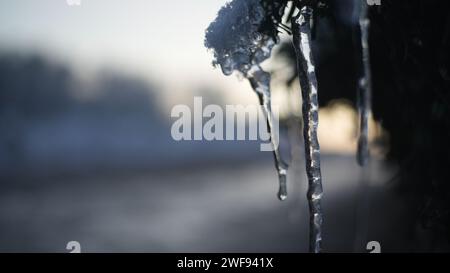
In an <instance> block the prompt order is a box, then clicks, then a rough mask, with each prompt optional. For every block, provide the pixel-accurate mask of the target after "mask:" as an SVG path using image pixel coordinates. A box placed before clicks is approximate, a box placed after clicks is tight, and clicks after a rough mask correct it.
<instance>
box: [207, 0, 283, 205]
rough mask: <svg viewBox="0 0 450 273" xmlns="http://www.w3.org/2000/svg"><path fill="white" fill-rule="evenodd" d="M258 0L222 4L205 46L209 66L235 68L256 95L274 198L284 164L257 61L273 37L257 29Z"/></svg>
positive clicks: (261, 16)
mask: <svg viewBox="0 0 450 273" xmlns="http://www.w3.org/2000/svg"><path fill="white" fill-rule="evenodd" d="M266 15H267V14H266V11H265V9H264V6H263V2H262V1H261V0H234V1H231V2H230V3H228V4H226V5H225V6H224V7H223V8H222V9H221V10H220V11H219V14H218V17H217V19H216V20H215V21H214V22H212V23H211V25H210V26H209V27H208V29H207V30H206V37H205V46H206V47H207V48H209V49H212V50H213V53H214V61H213V65H215V66H217V65H220V67H221V69H222V72H223V74H225V75H231V74H232V73H233V72H235V71H237V72H239V73H241V74H242V75H244V77H246V78H247V79H248V80H249V81H250V84H251V86H252V88H253V90H254V91H255V93H256V94H257V95H258V98H259V101H260V103H261V105H262V106H263V110H264V114H265V116H266V119H267V125H268V126H267V128H268V131H269V133H270V136H271V137H270V139H271V143H272V147H273V155H274V159H275V167H276V169H277V172H278V178H279V191H278V198H279V199H280V200H285V199H286V198H287V189H286V175H287V164H285V163H284V162H283V161H282V160H281V156H280V153H279V149H278V146H279V145H278V143H277V140H278V136H276V135H275V134H276V133H277V132H273V130H272V124H273V123H272V121H273V118H274V117H273V113H272V110H271V96H270V74H269V73H268V72H266V71H264V70H263V69H262V68H261V66H260V64H261V63H262V62H263V61H265V60H266V59H268V58H269V57H270V55H271V52H272V48H273V47H274V45H275V44H276V43H277V38H275V37H272V36H271V35H268V34H266V33H263V32H261V31H260V26H261V24H262V23H263V22H264V20H265V18H266Z"/></svg>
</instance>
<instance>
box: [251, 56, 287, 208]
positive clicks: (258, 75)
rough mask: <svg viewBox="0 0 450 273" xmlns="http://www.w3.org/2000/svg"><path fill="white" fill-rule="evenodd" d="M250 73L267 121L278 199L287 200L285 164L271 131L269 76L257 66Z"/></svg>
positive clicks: (252, 84) (276, 140)
mask: <svg viewBox="0 0 450 273" xmlns="http://www.w3.org/2000/svg"><path fill="white" fill-rule="evenodd" d="M250 71H251V72H250V73H249V75H248V76H247V77H248V79H249V81H250V84H251V86H252V88H253V90H254V91H255V92H256V94H257V95H258V98H259V102H260V104H261V105H262V106H263V111H264V114H265V118H266V120H267V130H268V131H269V134H270V141H271V143H272V149H273V157H274V162H275V168H276V170H277V172H278V183H279V190H278V195H277V196H278V199H280V200H281V201H283V200H285V199H286V198H287V185H286V178H287V177H286V175H287V168H288V167H287V164H285V163H284V162H283V161H282V159H281V155H280V151H279V136H278V135H276V132H274V131H273V118H274V116H273V113H272V106H271V96H270V74H269V73H267V72H265V71H264V70H262V68H261V67H260V66H259V65H256V66H254V68H253V69H252V70H250Z"/></svg>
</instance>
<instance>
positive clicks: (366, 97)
mask: <svg viewBox="0 0 450 273" xmlns="http://www.w3.org/2000/svg"><path fill="white" fill-rule="evenodd" d="M359 2H360V3H361V4H360V10H359V28H360V32H361V50H362V52H361V55H362V75H361V78H360V80H359V86H358V110H359V139H358V151H357V156H356V158H357V161H358V164H359V165H361V166H364V165H366V164H367V162H368V160H369V140H368V138H369V115H370V111H371V97H372V86H371V85H372V82H371V71H370V52H369V27H370V20H369V17H368V10H367V9H368V6H367V3H366V1H359Z"/></svg>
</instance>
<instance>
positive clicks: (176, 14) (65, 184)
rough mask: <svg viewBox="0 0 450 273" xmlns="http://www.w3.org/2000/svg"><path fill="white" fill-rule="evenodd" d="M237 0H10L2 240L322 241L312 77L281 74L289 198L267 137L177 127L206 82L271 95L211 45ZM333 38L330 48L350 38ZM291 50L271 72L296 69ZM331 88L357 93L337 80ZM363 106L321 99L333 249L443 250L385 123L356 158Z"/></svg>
mask: <svg viewBox="0 0 450 273" xmlns="http://www.w3.org/2000/svg"><path fill="white" fill-rule="evenodd" d="M225 2H226V1H225V0H173V1H153V0H150V1H149V0H133V1H126V2H125V1H119V0H81V4H80V5H69V4H68V2H67V1H66V0H42V1H32V0H14V1H12V0H11V1H1V2H0V251H1V252H68V250H66V244H67V242H69V241H78V242H80V244H81V250H82V252H98V251H101V252H122V251H124V252H234V251H240V252H272V251H273V252H303V251H307V248H308V242H307V240H308V219H309V215H308V207H307V202H306V187H307V180H306V174H305V170H304V160H303V148H302V145H303V144H302V140H301V139H302V138H301V131H300V128H301V123H300V119H299V112H300V111H299V109H300V105H301V100H300V95H299V94H300V93H299V92H300V91H299V88H298V83H295V84H292V86H285V85H283V84H281V83H280V82H282V81H283V73H282V72H278V73H274V81H273V90H274V91H273V92H274V95H273V96H274V102H273V103H274V104H277V105H279V107H280V109H281V113H280V118H281V120H282V124H281V134H282V136H281V137H282V139H283V140H284V141H283V143H284V144H282V146H283V147H282V148H283V149H284V150H287V147H285V146H286V145H287V146H290V147H292V148H293V149H292V151H293V152H292V154H289V157H290V158H291V168H290V170H289V178H288V193H289V197H288V199H287V200H286V201H284V202H280V201H278V199H277V198H276V192H277V188H278V186H277V175H276V172H275V169H274V166H273V162H272V154H271V153H269V152H260V151H259V142H258V141H212V142H209V141H181V142H177V141H174V140H173V139H172V137H171V135H170V128H171V125H172V122H173V121H174V120H173V119H171V116H170V112H171V109H172V107H173V106H174V105H177V104H186V105H192V104H193V98H194V96H202V97H203V101H204V105H205V104H207V103H213V104H218V105H221V106H224V105H227V104H233V105H236V104H243V105H249V104H257V97H256V95H254V93H253V92H252V91H251V89H250V85H249V84H248V83H247V82H246V81H245V80H242V79H239V77H236V76H231V77H225V76H223V75H222V73H221V72H220V69H214V68H213V67H212V65H211V60H212V56H211V53H210V52H208V51H207V50H206V49H205V48H204V46H203V39H204V30H205V29H206V28H207V26H208V25H209V23H210V22H211V21H212V20H213V19H214V18H215V17H216V14H217V11H218V10H219V9H220V7H221V6H222V5H224V4H225ZM344 2H345V1H344ZM347 2H348V1H347ZM344 8H345V7H344ZM349 24H351V22H350V23H349ZM326 38H327V37H325V38H324V39H325V40H323V39H322V40H321V39H320V37H319V38H318V40H317V42H316V43H317V44H315V47H316V49H317V50H318V51H324V52H329V51H330V50H337V49H336V48H334V49H329V47H330V43H327V41H328V40H326ZM286 39H287V38H286V37H284V38H283V40H286ZM278 50H279V49H278V48H277V49H275V51H276V52H277V51H278ZM327 50H328V51H327ZM320 56H322V57H318V58H320V60H317V62H318V63H319V64H321V63H333V64H334V66H336V63H337V62H335V60H333V58H332V57H330V56H331V55H327V54H323V55H320ZM281 59H282V58H281ZM281 59H280V58H279V59H277V58H275V59H274V60H272V61H269V62H268V64H267V67H269V70H271V69H273V70H275V69H277V71H280V69H281V71H282V69H283V62H282V61H280V60H281ZM344 65H345V64H344ZM337 69H338V70H339V67H338V68H337ZM341 71H342V69H341ZM348 82H349V84H352V83H353V82H352V81H351V80H350V81H348ZM320 84H321V82H320V79H319V88H320ZM324 88H325V89H326V88H342V89H346V90H347V91H348V92H350V93H351V94H353V92H356V90H355V89H348V88H347V87H342V86H340V84H339V83H337V82H333V81H331V80H330V81H326V82H325V83H324ZM353 105H354V103H353V102H352V101H350V100H346V99H345V98H333V99H331V98H330V99H327V102H326V103H325V105H324V107H322V109H321V110H320V128H319V140H320V143H321V148H322V152H323V155H322V172H323V184H324V191H325V195H324V199H323V206H324V212H325V216H324V217H325V222H324V235H323V248H324V251H326V252H333V251H337V252H354V251H357V252H368V250H366V244H367V242H369V241H378V242H380V244H381V248H382V251H414V250H418V249H419V250H427V247H428V244H429V241H428V239H427V238H428V237H427V235H426V232H423V234H422V233H421V234H422V235H421V237H419V239H417V238H416V239H414V240H413V239H412V234H411V233H409V232H406V231H405V230H406V228H405V226H407V225H409V223H410V221H411V219H410V218H411V217H409V216H408V213H407V211H408V208H407V203H406V202H405V201H404V200H403V199H402V198H400V197H399V196H398V194H397V193H396V192H394V191H393V190H392V187H391V185H390V183H389V181H390V180H391V179H392V177H393V176H395V173H396V166H395V165H393V164H388V163H386V162H385V160H384V156H385V153H386V149H387V147H386V145H385V143H386V141H385V139H386V138H387V134H386V133H385V132H383V129H382V127H381V125H380V124H378V123H376V122H374V121H372V123H371V129H370V131H371V137H370V139H371V142H372V147H371V150H372V151H371V152H372V158H371V162H370V164H369V165H368V166H366V167H364V168H361V167H359V166H358V165H357V164H356V160H355V156H354V153H355V149H356V130H357V113H356V111H355V108H354V106H353ZM286 109H289V111H287V110H286ZM286 143H289V145H288V144H286ZM285 154H286V152H285Z"/></svg>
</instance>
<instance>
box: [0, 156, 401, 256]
mask: <svg viewBox="0 0 450 273" xmlns="http://www.w3.org/2000/svg"><path fill="white" fill-rule="evenodd" d="M295 166H296V167H297V168H292V169H291V170H290V180H289V181H288V183H289V184H288V187H289V189H288V190H289V197H288V200H286V201H285V202H280V201H278V199H277V198H276V191H277V181H276V174H275V171H274V169H273V166H272V162H271V161H270V160H269V159H268V160H263V161H260V162H252V163H242V162H235V163H234V164H231V165H215V166H212V164H211V165H205V166H197V167H196V168H186V169H185V170H183V169H179V168H178V169H176V170H173V171H171V170H166V171H159V172H149V173H141V174H132V175H127V174H123V175H99V176H98V177H87V178H86V177H79V178H75V177H74V178H70V179H67V178H66V179H56V178H55V179H54V180H52V181H34V183H42V186H40V187H28V188H21V187H6V186H5V185H2V190H1V193H0V251H30V252H41V251H44V252H55V251H56V252H67V251H66V249H65V246H66V243H67V242H69V241H72V240H75V241H79V242H80V243H81V247H82V251H83V252H96V251H102V252H118V251H125V252H209V251H214V252H234V251H239V252H301V251H307V245H308V244H307V239H308V232H307V228H308V213H307V202H306V198H305V191H306V177H305V174H304V172H303V169H304V168H303V164H302V162H298V163H296V164H295ZM322 169H323V180H324V181H323V183H324V191H325V195H324V199H323V206H324V210H325V223H324V224H325V230H324V243H323V244H324V249H325V251H345V252H351V251H354V250H358V251H365V245H361V244H359V245H358V241H356V245H355V238H357V237H358V236H359V237H360V238H362V239H361V240H362V244H364V241H365V240H368V241H370V240H378V241H380V242H381V244H382V248H383V247H384V248H383V250H390V251H395V250H399V249H400V250H402V249H403V250H405V249H407V246H405V245H401V244H402V243H401V242H402V240H404V236H406V235H404V234H403V233H402V230H401V228H402V225H401V224H398V223H399V222H400V219H399V215H400V214H401V213H402V209H403V208H402V207H401V206H399V204H400V203H401V202H400V201H396V199H394V198H393V197H391V195H390V193H389V191H388V190H387V188H386V187H385V186H383V185H384V184H383V182H384V181H387V180H389V178H390V175H391V174H389V171H388V170H387V169H386V168H385V167H384V166H383V165H382V164H381V163H380V162H378V161H375V160H374V161H373V162H372V164H371V165H370V167H368V168H367V169H366V170H361V169H360V168H358V167H357V165H356V163H355V162H354V158H353V156H332V155H328V156H323V161H322ZM362 177H366V180H367V181H370V185H371V189H372V190H371V193H370V194H369V193H366V195H364V194H363V195H361V192H360V191H359V187H358V185H359V183H358V181H359V180H360V179H361V178H362ZM361 196H363V197H364V196H368V198H365V197H364V198H363V199H362V198H358V197H361ZM361 200H368V202H366V204H368V208H369V210H366V209H364V204H365V203H364V201H363V202H362V201H361ZM357 208H363V209H362V211H361V209H360V211H359V212H358V209H357ZM387 208H389V209H387ZM357 213H362V214H358V215H362V217H360V218H362V219H363V220H362V221H361V220H360V221H355V214H357ZM364 219H366V220H367V221H368V222H367V223H365V220H364ZM357 226H358V227H360V228H358V229H359V233H358V234H359V235H358V234H357V233H356V229H357ZM361 228H362V229H363V230H360V229H361ZM396 229H400V230H399V232H397V231H396ZM361 234H362V236H361ZM357 235H358V236H357ZM374 236H375V237H374ZM369 237H370V238H369ZM355 247H356V248H355Z"/></svg>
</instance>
